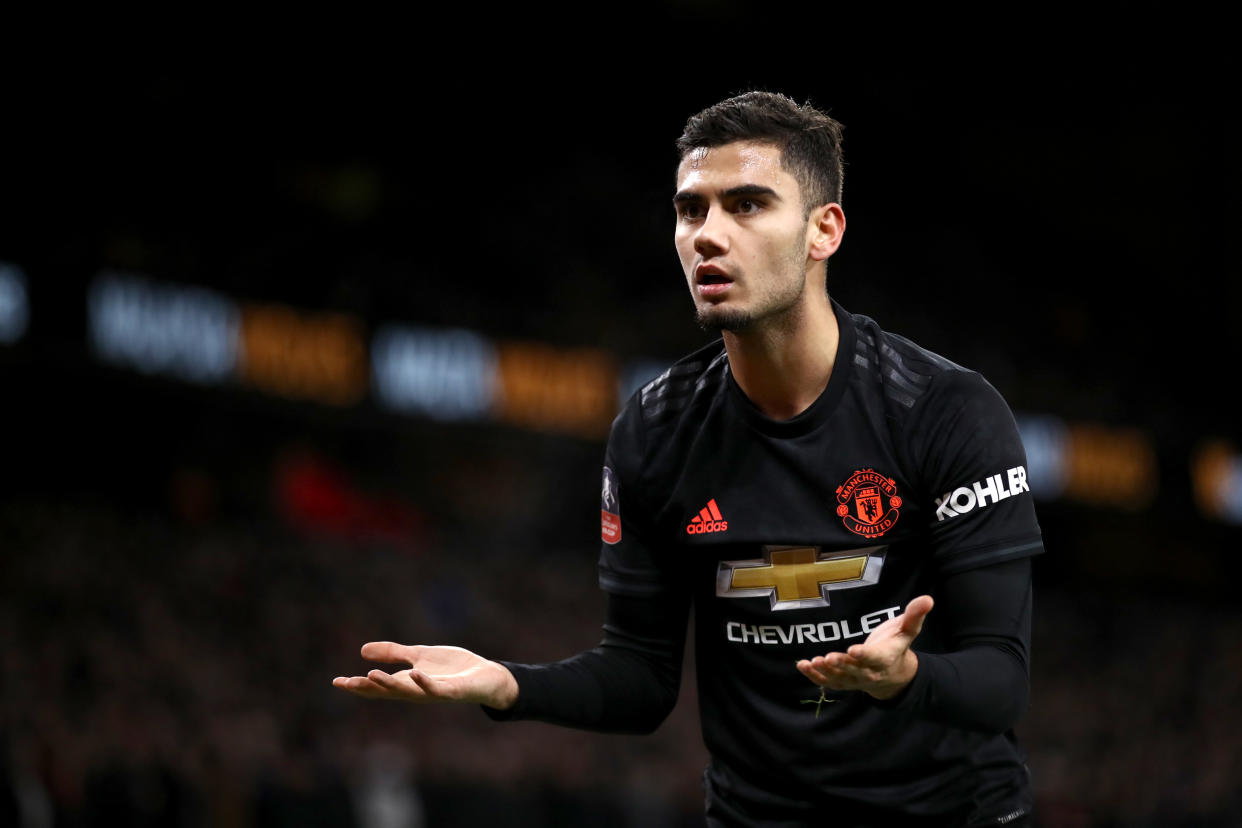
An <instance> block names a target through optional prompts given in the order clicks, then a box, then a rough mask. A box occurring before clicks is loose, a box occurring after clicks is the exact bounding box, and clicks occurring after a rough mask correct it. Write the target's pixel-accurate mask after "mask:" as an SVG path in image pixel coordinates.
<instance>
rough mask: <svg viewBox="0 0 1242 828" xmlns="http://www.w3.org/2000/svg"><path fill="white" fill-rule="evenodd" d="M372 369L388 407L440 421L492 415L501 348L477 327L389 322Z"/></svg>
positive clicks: (379, 336)
mask: <svg viewBox="0 0 1242 828" xmlns="http://www.w3.org/2000/svg"><path fill="white" fill-rule="evenodd" d="M371 370H372V374H373V379H374V382H375V393H376V396H377V398H378V399H379V402H380V403H381V404H382V405H384V406H387V407H388V408H392V409H395V410H397V411H404V412H410V413H416V414H424V415H426V416H429V417H433V418H435V419H439V420H477V419H481V418H484V417H487V416H489V415H490V414H491V411H492V407H493V403H494V396H495V390H496V385H497V374H496V349H495V347H494V346H493V345H492V343H491V342H490V341H488V340H487V339H486V338H484V337H483V336H481V335H479V334H477V333H474V332H473V331H467V330H462V329H460V328H447V329H440V330H433V329H428V328H419V327H410V326H401V325H386V326H384V327H382V328H380V329H379V330H378V331H376V332H375V335H374V337H372V340H371Z"/></svg>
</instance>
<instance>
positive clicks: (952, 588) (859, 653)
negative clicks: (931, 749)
mask: <svg viewBox="0 0 1242 828" xmlns="http://www.w3.org/2000/svg"><path fill="white" fill-rule="evenodd" d="M937 594H938V596H939V597H938V599H937V602H938V603H937V604H936V605H937V606H939V607H940V610H939V612H940V614H941V621H942V622H943V623H942V627H943V629H942V632H943V637H944V640H945V642H946V644H947V645H948V648H949V652H947V653H922V652H918V651H917V650H916V649H914V648H913V647H912V646H911V645H912V644H913V642H914V639H915V638H916V637H917V636H918V634H919V632H920V631H921V630H922V627H923V620H924V618H926V616H927V613H928V612H930V611H931V609H932V605H933V602H932V599H931V597H930V596H926V595H923V596H919V597H918V598H915V599H914V600H913V601H911V602H910V605H909V606H908V607H907V608H906V612H905V613H903V614H902V615H899V616H897V617H896V618H894V619H891V620H890V621H887V622H885V623H884V624H882V625H881V626H880V627H877V628H876V629H875V630H874V631H872V633H871V635H869V636H868V637H867V640H866V641H865V642H863V643H862V644H855V645H854V646H852V647H850V648H849V649H848V650H847V651H846V652H844V653H829V654H828V655H826V656H816V657H815V658H813V659H803V660H802V661H800V662H798V665H797V666H798V670H799V671H801V672H802V674H803V675H805V676H806V677H807V678H809V679H810V680H811V681H813V682H815V683H816V684H819V685H821V686H824V687H827V688H829V689H832V690H862V691H863V692H866V693H868V694H869V695H871V696H872V697H873V698H875V699H877V703H878V704H880V705H881V706H883V707H887V708H891V709H894V710H903V711H908V712H911V713H913V714H915V715H917V716H919V717H921V718H926V719H931V720H934V721H939V722H943V723H945V724H951V725H955V726H958V727H964V728H970V729H973V730H983V731H989V732H996V733H999V732H1003V731H1005V730H1008V729H1009V728H1011V727H1012V726H1013V724H1014V723H1015V722H1016V721H1017V719H1018V717H1019V716H1020V715H1022V712H1023V711H1024V710H1025V709H1026V702H1027V696H1028V694H1029V690H1030V680H1029V676H1028V659H1029V657H1028V654H1029V651H1030V636H1031V567H1030V561H1029V560H1028V559H1025V558H1023V559H1020V560H1016V561H1007V562H1005V563H999V564H993V565H991V566H982V567H978V568H976V569H968V570H965V571H962V572H957V573H954V574H952V575H948V576H946V577H945V578H944V579H943V581H942V582H941V584H940V587H939V588H938V590H937Z"/></svg>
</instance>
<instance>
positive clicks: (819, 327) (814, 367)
mask: <svg viewBox="0 0 1242 828" xmlns="http://www.w3.org/2000/svg"><path fill="white" fill-rule="evenodd" d="M723 339H724V344H725V350H726V351H727V352H728V354H729V368H730V370H731V371H732V372H733V378H734V379H735V380H736V381H737V384H738V387H740V388H741V389H742V392H743V393H745V394H746V396H747V397H748V398H749V399H750V401H751V402H753V403H754V404H755V405H756V406H757V407H758V408H759V410H760V411H762V412H763V413H764V414H766V415H767V416H769V417H771V418H772V419H775V420H788V419H790V418H791V417H796V416H797V415H798V414H801V413H802V412H803V411H806V410H807V409H808V408H810V407H811V404H812V403H814V402H815V400H817V399H819V395H820V394H822V393H823V392H824V389H825V388H827V387H828V379H829V378H830V377H831V376H832V368H833V365H834V364H835V363H836V359H837V342H838V340H839V339H840V331H839V329H838V327H837V317H836V314H834V313H833V311H832V303H831V302H830V301H829V299H828V296H827V294H826V293H822V292H820V293H818V295H817V298H815V299H813V300H811V301H807V302H800V303H798V304H797V305H796V306H795V307H793V308H791V309H790V311H789V313H787V314H785V315H782V316H781V317H779V318H774V319H770V320H765V322H764V324H763V325H760V326H756V327H754V328H752V329H748V330H744V331H740V332H739V331H725V332H724V334H723Z"/></svg>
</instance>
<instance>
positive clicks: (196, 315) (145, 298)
mask: <svg viewBox="0 0 1242 828" xmlns="http://www.w3.org/2000/svg"><path fill="white" fill-rule="evenodd" d="M87 325H88V327H89V333H90V343H91V347H92V349H93V350H94V352H95V354H96V356H98V357H99V358H100V359H102V360H104V361H105V362H111V363H113V364H115V365H121V366H125V367H130V368H135V369H137V370H138V371H141V372H142V373H144V374H164V375H168V376H173V377H177V378H179V379H183V380H188V381H191V382H198V383H218V382H222V381H224V380H226V379H228V378H229V377H231V376H232V375H233V372H234V369H235V366H236V363H237V350H238V345H237V343H238V335H239V330H240V322H239V314H238V311H237V308H236V306H235V305H234V304H233V303H232V302H231V301H229V300H228V299H226V298H225V297H223V296H221V295H219V294H217V293H215V292H213V291H210V290H207V289H205V288H198V287H180V286H174V285H162V284H157V283H155V282H151V281H149V280H147V279H145V278H143V277H141V276H135V275H131V274H125V273H117V272H114V271H102V272H100V274H99V275H98V276H96V277H95V279H94V281H92V282H91V285H90V288H89V291H88V294H87Z"/></svg>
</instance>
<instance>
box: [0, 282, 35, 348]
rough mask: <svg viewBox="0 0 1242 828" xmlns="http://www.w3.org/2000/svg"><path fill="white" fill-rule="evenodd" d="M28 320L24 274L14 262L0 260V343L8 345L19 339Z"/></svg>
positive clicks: (27, 296)
mask: <svg viewBox="0 0 1242 828" xmlns="http://www.w3.org/2000/svg"><path fill="white" fill-rule="evenodd" d="M29 322H30V298H29V295H28V294H27V293H26V274H25V273H23V272H22V269H21V268H20V267H18V266H17V265H15V264H10V263H9V262H0V344H3V345H10V344H12V343H14V342H16V341H17V340H19V339H21V338H22V337H23V336H24V335H25V334H26V327H27V325H28V324H29Z"/></svg>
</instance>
